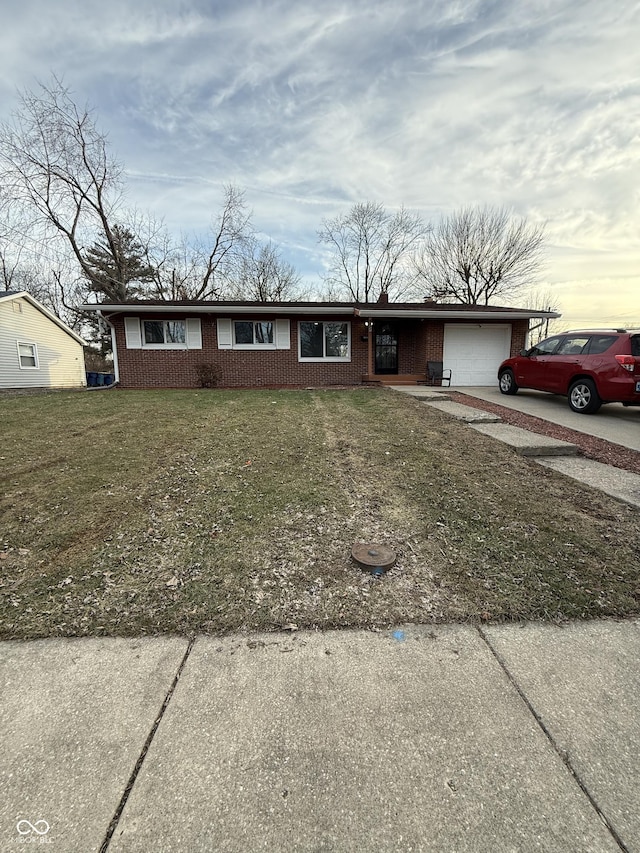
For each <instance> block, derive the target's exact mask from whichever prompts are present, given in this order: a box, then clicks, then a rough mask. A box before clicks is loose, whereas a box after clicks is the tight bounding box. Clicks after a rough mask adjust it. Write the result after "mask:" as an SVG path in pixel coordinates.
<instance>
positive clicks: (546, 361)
mask: <svg viewBox="0 0 640 853" xmlns="http://www.w3.org/2000/svg"><path fill="white" fill-rule="evenodd" d="M498 382H499V383H500V390H501V391H502V393H503V394H516V393H517V391H518V389H519V388H535V389H536V390H538V391H550V392H551V393H553V394H564V395H565V396H566V397H567V398H568V400H569V406H570V407H571V408H572V409H573V411H574V412H579V413H580V414H585V415H588V414H592V413H593V412H597V411H598V409H599V408H600V406H601V405H602V404H603V403H622V404H623V405H625V406H640V331H627V330H625V329H596V330H588V331H576V332H563V333H562V334H560V335H554V336H553V337H552V338H547V339H546V340H544V341H541V342H540V343H539V344H536V345H535V346H534V347H531V349H528V350H521V352H520V355H517V356H515V358H508V359H507V360H506V361H503V362H502V364H501V365H500V367H499V369H498Z"/></svg>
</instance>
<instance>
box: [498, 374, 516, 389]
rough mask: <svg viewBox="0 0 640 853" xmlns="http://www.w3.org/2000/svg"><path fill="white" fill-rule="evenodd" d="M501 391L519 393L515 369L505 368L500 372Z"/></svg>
mask: <svg viewBox="0 0 640 853" xmlns="http://www.w3.org/2000/svg"><path fill="white" fill-rule="evenodd" d="M500 391H501V392H502V393H503V394H517V393H518V384H517V382H516V378H515V376H514V375H513V370H505V371H503V372H502V373H501V374H500Z"/></svg>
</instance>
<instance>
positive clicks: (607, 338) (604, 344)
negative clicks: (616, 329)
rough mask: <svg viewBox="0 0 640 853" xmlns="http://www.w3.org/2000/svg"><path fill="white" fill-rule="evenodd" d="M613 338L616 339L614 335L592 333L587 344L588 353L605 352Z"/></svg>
mask: <svg viewBox="0 0 640 853" xmlns="http://www.w3.org/2000/svg"><path fill="white" fill-rule="evenodd" d="M615 340H617V338H616V337H615V335H594V336H593V337H592V338H591V343H590V344H589V355H598V354H599V353H601V352H606V351H607V350H608V349H609V347H610V346H611V344H612V343H613V342H614V341H615Z"/></svg>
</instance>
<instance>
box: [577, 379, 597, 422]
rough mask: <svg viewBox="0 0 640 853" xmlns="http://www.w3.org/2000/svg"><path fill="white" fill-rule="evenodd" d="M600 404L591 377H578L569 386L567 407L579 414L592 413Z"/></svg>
mask: <svg viewBox="0 0 640 853" xmlns="http://www.w3.org/2000/svg"><path fill="white" fill-rule="evenodd" d="M601 405H602V400H601V399H600V396H599V395H598V392H597V390H596V386H595V383H594V382H593V380H592V379H578V380H576V381H575V382H573V383H572V385H571V387H570V388H569V407H570V408H571V409H572V410H573V411H574V412H578V414H580V415H592V414H593V413H594V412H597V411H598V409H599V408H600V406H601Z"/></svg>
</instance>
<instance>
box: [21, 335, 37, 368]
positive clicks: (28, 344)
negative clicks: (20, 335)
mask: <svg viewBox="0 0 640 853" xmlns="http://www.w3.org/2000/svg"><path fill="white" fill-rule="evenodd" d="M20 347H31V349H32V351H33V355H31V356H24V357H25V358H33V360H34V361H35V364H23V363H22V359H23V355H22V353H21V352H20ZM16 349H17V351H18V365H19V367H20V370H39V369H40V359H39V358H38V344H37V343H35V342H34V341H16Z"/></svg>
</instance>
